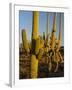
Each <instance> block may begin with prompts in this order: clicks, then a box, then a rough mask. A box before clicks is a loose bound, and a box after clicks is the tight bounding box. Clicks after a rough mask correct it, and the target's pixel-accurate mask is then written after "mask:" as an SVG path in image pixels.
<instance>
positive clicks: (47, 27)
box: [45, 13, 49, 46]
mask: <svg viewBox="0 0 72 90" xmlns="http://www.w3.org/2000/svg"><path fill="white" fill-rule="evenodd" d="M48 30H49V13H47V24H46V40H45V43H46V46H47V45H48V37H49V34H48Z"/></svg>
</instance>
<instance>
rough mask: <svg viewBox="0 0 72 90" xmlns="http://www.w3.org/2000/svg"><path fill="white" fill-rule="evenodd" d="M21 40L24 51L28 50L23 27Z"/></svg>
mask: <svg viewBox="0 0 72 90" xmlns="http://www.w3.org/2000/svg"><path fill="white" fill-rule="evenodd" d="M22 41H23V48H24V49H25V51H26V52H29V46H28V41H27V36H26V31H25V30H24V29H23V30H22Z"/></svg>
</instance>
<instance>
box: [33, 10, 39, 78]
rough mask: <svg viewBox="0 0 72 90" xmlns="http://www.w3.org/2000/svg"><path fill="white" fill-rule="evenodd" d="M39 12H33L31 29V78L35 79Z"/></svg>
mask: <svg viewBox="0 0 72 90" xmlns="http://www.w3.org/2000/svg"><path fill="white" fill-rule="evenodd" d="M38 22H39V12H38V11H34V12H33V27H32V56H31V78H37V74H38V59H36V54H38V52H39V44H40V40H39V38H38V37H39V35H38V25H39V23H38Z"/></svg>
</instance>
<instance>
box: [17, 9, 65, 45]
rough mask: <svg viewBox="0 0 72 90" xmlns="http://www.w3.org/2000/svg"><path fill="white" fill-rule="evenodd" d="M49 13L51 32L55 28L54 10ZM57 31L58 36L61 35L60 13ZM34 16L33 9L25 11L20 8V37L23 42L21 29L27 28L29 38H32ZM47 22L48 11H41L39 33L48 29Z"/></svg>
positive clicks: (58, 14)
mask: <svg viewBox="0 0 72 90" xmlns="http://www.w3.org/2000/svg"><path fill="white" fill-rule="evenodd" d="M48 14H49V25H48V29H49V32H50V33H51V32H52V28H53V18H54V13H53V12H48ZM56 15H57V32H56V36H57V37H58V35H59V25H60V22H59V20H60V13H57V14H56ZM32 16H33V12H32V11H24V10H20V11H19V30H20V31H19V38H20V43H21V42H22V36H21V31H22V29H25V30H26V32H27V39H28V40H31V35H32ZM46 23H47V12H39V34H40V35H43V32H45V31H46ZM61 45H62V46H63V45H64V14H63V13H62V44H61Z"/></svg>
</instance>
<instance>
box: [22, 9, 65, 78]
mask: <svg viewBox="0 0 72 90" xmlns="http://www.w3.org/2000/svg"><path fill="white" fill-rule="evenodd" d="M48 24H49V16H48V13H47V25H46V27H47V29H46V36H45V32H43V36H40V35H39V31H38V27H39V12H38V11H34V12H33V24H32V37H31V42H29V43H28V42H27V36H26V32H25V30H22V41H23V47H24V49H25V51H26V52H30V51H31V52H30V53H31V78H37V77H38V61H39V60H41V59H42V56H43V55H45V54H47V57H48V59H47V60H48V61H47V64H48V69H49V71H50V72H51V71H52V64H53V62H55V63H56V68H55V69H54V72H56V71H57V70H58V63H59V62H60V61H63V58H62V55H61V53H60V51H59V50H60V47H61V40H62V14H60V31H59V38H58V39H56V31H57V28H56V26H57V23H56V13H54V20H53V30H52V36H51V40H50V41H48V39H49V36H48V35H49V34H48V28H49V26H48Z"/></svg>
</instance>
